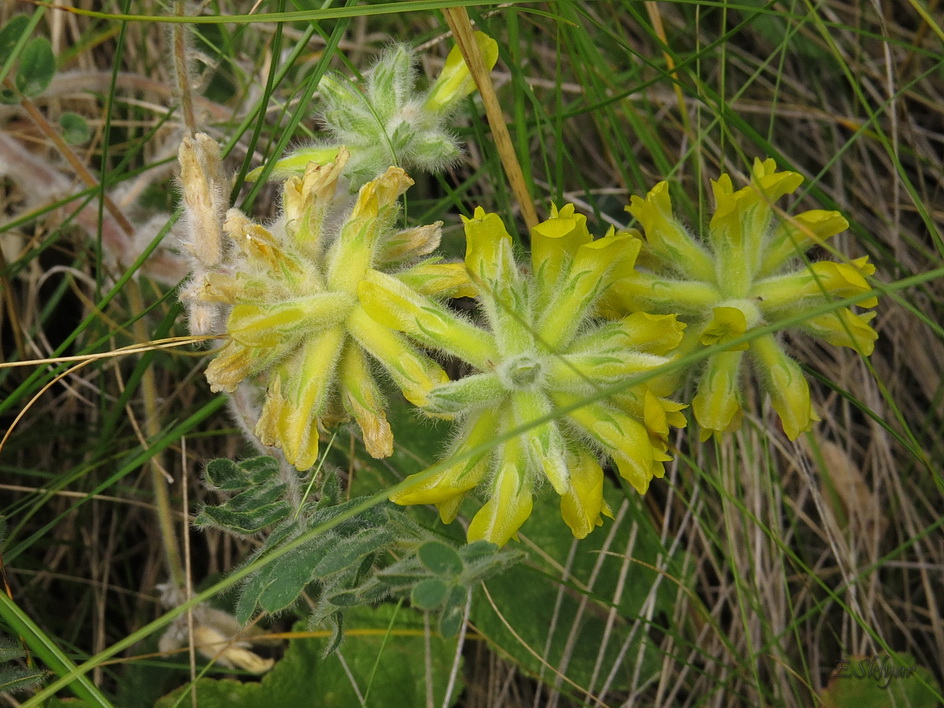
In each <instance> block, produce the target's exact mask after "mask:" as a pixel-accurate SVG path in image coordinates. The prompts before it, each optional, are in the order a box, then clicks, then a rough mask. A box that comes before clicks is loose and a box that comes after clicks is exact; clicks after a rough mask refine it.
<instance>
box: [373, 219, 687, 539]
mask: <svg viewBox="0 0 944 708" xmlns="http://www.w3.org/2000/svg"><path fill="white" fill-rule="evenodd" d="M465 232H466V240H467V251H466V258H465V265H466V269H467V270H468V274H469V277H470V279H471V280H472V282H473V283H474V284H475V287H476V290H477V297H478V300H479V303H480V305H481V308H482V310H483V311H484V315H485V325H486V327H484V328H483V327H479V326H477V325H475V324H473V323H471V322H469V321H467V320H465V319H462V318H460V317H459V316H457V315H456V314H454V313H452V312H451V311H449V310H448V309H446V308H444V307H442V306H441V305H439V304H437V303H435V302H433V301H432V300H430V299H429V298H426V297H423V296H422V295H420V294H418V293H417V292H416V291H415V290H411V289H409V288H407V287H404V285H403V284H402V283H401V282H399V281H398V280H396V279H395V278H392V277H390V276H388V275H384V274H381V273H371V274H370V275H369V277H367V278H365V279H364V280H363V281H362V282H361V284H360V286H359V288H358V294H359V296H360V300H361V303H362V305H363V307H364V309H365V310H366V311H367V313H368V314H370V315H371V316H372V317H373V318H374V320H376V321H377V322H378V323H379V324H381V325H383V326H385V327H389V328H392V329H396V330H399V331H401V332H404V333H406V334H408V335H409V336H410V337H411V338H413V339H416V340H417V341H419V342H422V343H423V344H425V345H426V346H429V347H435V348H437V349H439V350H442V351H444V352H447V353H449V354H452V355H454V356H456V357H459V358H460V359H462V360H463V361H465V362H467V363H468V364H469V365H470V366H471V367H473V368H474V369H475V373H473V374H471V375H469V376H466V377H464V378H462V379H460V380H458V381H451V382H448V383H443V384H440V385H439V386H436V387H435V388H433V389H432V390H431V391H430V392H429V393H428V395H427V404H426V409H427V410H428V411H430V412H432V413H434V414H446V415H455V416H457V417H458V418H459V432H458V435H457V436H456V438H455V440H454V442H453V444H452V446H451V447H450V449H449V451H448V453H447V459H449V458H455V462H454V463H453V464H451V465H448V466H447V467H446V468H445V469H444V470H442V471H441V472H439V473H438V474H434V475H431V474H429V473H422V472H421V473H419V474H417V475H414V477H413V478H412V479H413V483H412V484H410V485H409V486H407V487H406V488H405V489H403V490H401V491H399V492H398V493H397V494H396V495H394V496H393V500H394V501H395V502H398V503H400V504H425V503H433V504H436V505H437V507H438V508H439V511H440V515H441V517H442V519H443V521H446V522H448V521H451V520H452V519H453V518H454V517H455V516H456V514H457V513H458V510H459V505H460V503H461V502H462V500H463V499H464V498H465V496H466V495H467V494H468V492H469V491H471V490H472V489H474V488H475V487H477V486H484V487H485V488H486V490H487V492H488V496H489V500H488V501H487V502H486V503H485V505H484V506H482V507H481V509H480V510H479V511H478V513H476V515H475V517H474V518H473V519H472V522H471V525H470V526H469V531H468V538H469V540H470V541H474V540H480V539H484V540H488V541H491V542H493V543H496V544H499V545H502V544H504V543H505V542H507V541H508V539H509V538H511V537H512V536H514V535H515V533H516V532H517V530H518V528H519V527H520V526H521V525H522V523H524V521H525V519H527V518H528V516H529V515H530V513H531V508H532V496H533V494H534V493H535V491H536V489H537V488H538V486H539V485H540V484H541V483H542V481H543V480H546V481H547V482H549V483H550V485H551V487H552V488H553V489H554V491H555V492H556V493H557V494H558V495H560V497H561V514H562V515H563V518H564V520H565V521H566V522H567V524H568V525H569V526H570V528H571V530H572V531H573V533H574V535H575V536H577V537H578V538H583V537H584V536H586V535H587V534H588V533H590V531H591V530H593V528H594V526H596V525H598V524H600V523H602V521H601V518H600V517H601V514H606V513H608V509H607V506H606V503H605V501H604V499H603V470H602V468H601V466H600V463H599V461H598V458H599V457H600V456H602V457H609V458H612V459H613V460H614V462H615V463H616V466H617V468H618V470H619V472H620V474H621V475H622V476H623V477H624V478H625V479H626V480H627V481H628V482H629V483H630V484H631V485H632V486H633V487H634V488H635V489H636V490H637V491H638V492H640V493H644V492H645V491H646V490H647V488H648V486H649V482H650V480H651V479H652V478H653V477H661V476H662V475H663V466H662V463H663V462H664V461H666V460H668V459H669V456H668V455H667V454H666V450H667V449H668V444H667V436H668V432H669V425H675V426H682V425H684V423H685V419H684V417H683V416H682V415H681V413H680V412H679V411H680V409H681V408H683V406H682V405H681V404H677V403H674V402H672V401H669V400H667V399H665V398H663V397H661V396H659V395H658V393H659V392H658V391H653V390H652V389H651V388H650V387H649V386H647V385H646V384H645V383H636V384H632V378H633V377H634V376H636V375H638V374H640V373H643V372H647V371H651V370H653V369H656V368H657V367H659V366H661V365H662V364H664V363H665V362H666V361H668V358H667V357H666V354H667V353H668V352H669V351H670V350H672V349H673V348H674V347H675V346H676V345H677V344H678V343H679V341H680V340H681V338H682V328H683V326H682V325H681V324H680V323H679V322H677V321H676V318H675V316H674V315H666V316H661V317H653V316H649V315H645V314H641V313H634V314H631V315H628V316H626V317H623V318H621V319H619V320H617V321H615V322H609V323H600V322H599V321H598V319H597V318H596V317H595V316H594V315H595V313H596V311H597V309H598V306H599V305H600V304H601V302H602V299H603V298H604V296H605V295H606V294H607V292H608V290H609V288H610V286H611V285H612V284H613V283H614V282H616V281H617V280H618V279H619V278H620V277H621V276H622V275H623V274H624V273H626V272H628V271H630V270H631V269H632V267H633V262H634V260H635V258H636V254H637V253H638V250H639V245H640V244H639V242H638V241H637V240H636V239H634V238H632V237H631V236H630V235H629V234H626V233H613V232H612V230H611V232H610V233H608V234H607V235H606V236H604V237H603V238H599V239H593V237H592V236H591V235H590V233H589V231H588V230H587V227H586V218H585V217H584V216H582V215H579V214H575V213H574V209H573V206H571V205H568V206H566V207H564V208H563V209H561V210H560V211H559V212H558V211H557V210H555V211H554V213H553V214H552V217H551V218H550V219H549V220H548V221H546V222H544V223H543V224H540V225H539V226H538V227H536V228H535V229H534V232H533V234H532V250H531V266H532V268H531V272H530V274H529V275H525V274H524V273H523V272H522V271H521V269H520V268H519V267H518V265H517V263H516V261H515V258H514V255H513V252H512V241H511V237H510V236H509V234H508V232H507V231H506V229H505V226H504V224H503V223H502V221H501V219H500V218H499V217H498V215H496V214H486V213H485V212H484V211H483V210H482V209H481V208H479V209H476V211H475V214H474V216H473V218H472V219H467V220H466V223H465ZM624 381H625V382H628V383H629V385H628V386H627V387H625V388H623V389H622V390H620V391H619V393H618V394H614V395H605V394H606V393H607V388H608V387H613V386H614V384H616V383H618V382H624ZM594 395H597V400H595V401H593V402H592V403H589V404H584V401H585V400H586V399H588V398H591V399H592V398H593V397H594ZM555 411H566V414H565V415H560V414H559V413H556V412H555ZM516 433H518V434H516ZM496 438H497V439H499V440H500V441H501V442H500V444H498V445H497V446H494V447H492V448H491V449H488V446H486V445H485V443H486V442H487V441H489V440H494V439H496Z"/></svg>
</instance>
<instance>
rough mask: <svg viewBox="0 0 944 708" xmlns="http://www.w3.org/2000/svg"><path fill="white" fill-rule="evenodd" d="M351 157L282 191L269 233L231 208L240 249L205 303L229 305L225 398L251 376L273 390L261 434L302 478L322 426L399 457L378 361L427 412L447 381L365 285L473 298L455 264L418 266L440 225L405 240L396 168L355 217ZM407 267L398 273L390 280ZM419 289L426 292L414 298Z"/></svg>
mask: <svg viewBox="0 0 944 708" xmlns="http://www.w3.org/2000/svg"><path fill="white" fill-rule="evenodd" d="M347 159H348V154H347V152H346V151H345V150H344V149H341V150H340V151H338V153H337V159H336V161H335V162H331V163H328V164H324V165H318V164H315V163H309V164H308V166H307V168H306V169H305V171H304V173H303V174H301V175H295V176H291V177H289V178H288V179H287V180H286V181H285V184H284V188H283V200H282V204H283V210H284V211H283V214H282V215H281V217H280V218H279V219H278V220H277V221H276V222H275V223H274V224H273V225H272V226H269V227H264V226H261V225H259V224H256V223H254V222H253V221H251V220H250V219H249V218H247V217H246V216H245V215H243V214H242V213H241V212H240V211H238V210H236V209H231V210H230V211H229V213H228V214H227V216H226V220H225V222H224V223H223V225H222V231H223V233H224V234H225V235H226V236H228V237H229V239H230V241H231V242H233V243H234V244H235V248H230V249H229V250H228V251H227V253H228V260H224V261H223V262H221V263H220V264H219V265H218V267H216V268H215V269H213V270H212V271H211V272H209V273H207V275H206V277H205V283H204V284H203V286H202V287H200V288H196V289H192V290H191V293H196V297H198V298H204V299H205V300H206V301H207V302H214V303H222V304H223V305H224V306H226V307H228V317H227V320H226V328H225V332H220V334H221V335H222V336H224V337H226V339H227V340H228V341H227V343H226V345H225V346H224V347H223V349H222V350H221V351H220V353H219V354H218V355H217V357H216V358H215V359H214V360H213V361H212V362H211V363H210V365H209V366H208V367H207V371H206V375H207V380H208V381H209V382H210V386H211V388H212V389H213V390H214V391H228V392H231V391H234V390H235V389H236V387H237V386H238V385H239V384H240V383H241V382H242V381H243V380H245V379H247V378H250V377H260V378H261V380H262V382H264V383H265V385H266V386H267V391H266V395H265V397H264V400H263V402H262V408H261V411H260V414H259V420H258V423H257V425H256V434H257V435H258V436H259V439H260V440H261V441H262V442H263V443H264V444H266V445H276V446H279V447H281V448H282V451H283V453H284V454H285V457H286V459H287V460H288V461H289V462H290V463H291V464H293V465H295V466H296V467H297V468H298V469H300V470H305V469H308V468H310V467H311V466H312V465H314V463H315V462H316V461H317V458H318V442H319V437H320V435H321V433H320V432H319V427H324V426H329V427H330V426H332V425H334V424H336V423H337V422H339V421H342V420H346V419H353V420H354V421H355V422H356V423H357V424H358V426H359V427H360V429H361V432H362V434H363V437H364V443H365V446H366V448H367V451H368V452H369V453H370V454H371V455H373V456H374V457H385V456H388V455H390V454H391V453H392V452H393V432H392V431H391V429H390V425H389V423H388V422H387V419H386V416H385V414H384V399H383V396H382V395H381V393H380V389H379V387H378V385H377V383H376V381H375V380H374V374H373V373H372V370H371V369H372V366H371V364H370V360H371V359H373V360H375V361H377V362H378V363H379V364H380V366H381V367H382V368H383V369H384V370H385V371H386V372H387V374H389V376H390V377H391V378H392V379H393V380H394V381H395V382H396V383H397V385H398V386H399V387H400V388H401V390H402V391H403V393H404V395H405V396H406V397H407V398H408V399H410V400H411V401H413V402H415V403H417V404H423V403H425V402H426V396H427V393H428V392H429V391H430V390H431V389H432V388H433V387H435V386H437V385H439V384H442V383H443V382H445V381H447V380H448V377H447V376H446V374H445V372H444V371H443V370H442V369H441V368H440V367H439V365H438V364H436V363H435V362H433V361H432V360H431V359H430V358H429V357H427V356H425V355H424V354H421V353H420V352H419V351H418V350H417V349H416V348H415V347H413V345H411V344H410V343H409V342H408V341H407V339H406V338H405V337H404V336H403V335H401V334H400V333H399V332H396V331H394V330H392V329H390V328H387V327H384V326H382V325H380V324H378V323H377V322H376V321H374V320H372V319H371V318H369V317H368V316H367V314H366V313H365V312H364V309H363V307H362V305H361V303H360V301H359V300H358V288H359V286H360V285H361V283H363V282H364V281H366V280H368V279H370V278H373V277H381V276H382V277H384V278H388V279H389V280H390V281H392V282H394V283H396V284H397V286H398V287H399V288H400V289H401V290H402V291H403V292H405V293H407V294H408V295H410V296H413V295H415V296H416V297H421V295H419V292H423V293H429V294H437V295H439V294H448V293H454V292H469V291H470V288H471V284H470V282H469V280H468V277H467V276H466V275H465V274H464V271H462V270H461V269H456V268H455V266H454V265H450V264H444V263H439V262H438V261H426V262H420V263H417V261H418V259H419V258H421V257H423V256H426V255H428V254H429V253H430V252H432V251H433V250H435V248H436V247H437V246H438V244H439V235H440V226H441V224H438V223H437V224H431V225H429V226H423V227H419V228H413V229H408V230H406V231H397V230H396V229H394V221H395V220H396V217H397V215H398V210H399V205H398V201H399V197H400V195H401V194H403V192H404V191H406V189H407V188H408V187H409V186H410V185H411V184H412V183H413V182H412V180H411V179H410V178H409V177H408V176H407V175H406V173H405V172H404V171H403V170H401V169H399V168H395V167H391V168H390V169H388V170H387V171H386V172H385V173H384V174H383V175H381V176H380V177H377V178H376V179H373V180H371V181H369V182H367V183H366V184H365V185H364V186H363V187H362V188H361V189H360V191H359V193H358V195H357V200H356V202H355V204H354V206H353V208H352V209H351V210H350V212H349V213H348V214H347V215H346V216H344V218H341V219H338V218H337V216H338V215H337V214H336V212H337V204H338V202H337V200H336V199H335V192H336V190H337V185H338V180H339V179H340V176H341V174H342V172H343V170H344V165H345V162H346V160H347ZM394 268H399V269H400V270H399V272H393V273H388V272H381V271H382V270H391V269H394ZM414 288H416V290H414Z"/></svg>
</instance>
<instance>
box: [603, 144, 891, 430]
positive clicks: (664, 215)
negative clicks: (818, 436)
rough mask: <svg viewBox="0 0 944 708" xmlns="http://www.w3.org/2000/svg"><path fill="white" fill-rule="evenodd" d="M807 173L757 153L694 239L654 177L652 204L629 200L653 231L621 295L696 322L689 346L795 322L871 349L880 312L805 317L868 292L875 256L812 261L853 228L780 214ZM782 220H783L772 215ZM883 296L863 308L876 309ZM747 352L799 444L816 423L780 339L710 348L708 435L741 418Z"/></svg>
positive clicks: (817, 217)
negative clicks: (743, 179)
mask: <svg viewBox="0 0 944 708" xmlns="http://www.w3.org/2000/svg"><path fill="white" fill-rule="evenodd" d="M802 181H803V178H802V176H801V175H799V174H797V173H796V172H778V171H777V169H776V165H775V164H774V161H773V160H769V159H768V160H763V161H761V160H755V162H754V167H753V170H752V173H751V182H750V184H748V185H747V186H746V187H743V188H742V189H739V190H737V191H735V190H734V188H733V186H732V182H731V178H730V177H729V176H728V175H727V174H723V175H721V178H720V179H719V180H718V181H717V182H713V185H712V186H713V190H714V197H715V204H716V206H715V212H714V215H713V216H712V218H711V221H710V223H709V225H708V232H707V238H706V239H704V240H699V239H696V238H695V237H693V236H692V235H691V234H690V233H689V232H688V231H687V230H686V229H685V227H684V226H682V225H681V224H680V223H679V221H678V220H677V219H676V218H675V216H674V215H673V213H672V204H671V201H670V198H669V191H668V185H667V184H666V183H665V182H660V183H659V184H657V185H656V186H655V187H654V188H653V189H652V190H651V191H650V192H649V194H648V195H647V196H646V198H645V199H641V198H639V197H633V198H632V201H631V204H630V205H629V206H628V207H627V211H629V212H630V213H631V214H632V215H633V216H635V217H636V219H638V220H639V223H640V224H641V225H642V228H643V230H644V232H645V246H644V249H643V252H642V254H641V256H640V261H641V263H642V264H643V265H644V268H639V269H636V270H635V271H634V272H632V273H628V274H627V275H626V277H624V278H622V279H620V280H619V282H618V283H617V284H616V285H615V286H614V288H613V290H614V293H615V296H616V297H615V299H616V300H617V301H618V302H620V303H621V304H622V305H623V307H625V308H627V309H628V310H630V311H633V310H637V309H640V310H645V311H648V312H662V313H675V314H678V315H679V317H681V318H682V319H683V320H684V321H685V322H686V323H687V324H688V325H689V329H688V332H687V333H686V336H685V341H684V342H683V344H682V346H681V350H682V351H691V350H692V349H694V348H695V347H698V346H708V345H723V344H724V343H726V342H730V341H732V340H736V339H739V338H741V337H742V336H743V335H745V334H747V333H748V332H750V331H751V330H753V329H756V328H759V327H762V326H765V325H776V324H778V323H780V322H787V321H796V322H797V324H795V325H794V326H793V327H792V328H793V329H796V330H797V331H799V332H802V333H805V334H807V335H810V336H813V337H816V338H818V339H821V340H822V341H824V342H826V343H829V344H833V345H836V346H845V347H851V348H854V349H856V350H858V351H859V352H861V353H862V354H864V355H868V354H870V353H871V352H872V349H873V347H874V342H875V339H876V338H877V336H878V335H877V334H876V332H875V330H873V329H872V327H871V326H870V325H869V322H870V321H871V319H872V318H873V317H874V316H875V314H874V313H857V312H855V311H854V310H853V309H852V308H850V307H843V308H840V309H837V310H835V311H834V312H830V313H827V314H820V315H815V316H808V317H804V313H806V312H808V311H809V310H810V309H812V308H815V307H817V306H819V305H822V304H823V303H826V302H830V301H833V300H836V299H841V298H847V297H853V296H856V295H860V294H864V293H868V292H869V291H870V290H871V287H870V286H869V284H868V283H867V281H866V279H865V276H868V275H872V274H873V273H874V272H875V267H874V266H873V265H871V264H870V263H869V261H868V257H862V258H857V259H855V260H852V261H850V262H848V263H836V262H833V261H828V260H824V261H818V262H814V263H809V262H808V261H806V260H805V259H804V258H803V254H805V252H806V251H808V250H809V249H810V248H812V247H813V246H816V245H821V244H822V243H823V242H824V241H825V240H826V239H827V238H829V237H830V236H833V235H835V234H837V233H839V232H841V231H843V230H845V229H846V228H847V227H848V223H847V222H846V220H845V219H844V218H843V217H842V216H841V215H840V214H839V213H838V212H835V211H824V210H818V209H817V210H811V211H805V212H803V213H801V214H797V215H794V216H787V215H784V214H782V213H777V212H776V211H775V207H774V202H776V201H777V200H778V199H780V198H781V197H783V196H784V195H787V194H791V193H793V192H794V191H795V190H796V189H797V188H798V187H799V186H800V184H801V182H802ZM775 217H776V218H775ZM877 302H878V301H877V300H876V299H875V298H874V297H870V298H863V299H862V300H860V302H859V305H860V306H862V307H873V306H875V305H876V304H877ZM745 354H747V355H748V356H749V357H750V358H751V360H752V362H753V364H754V369H755V371H756V372H757V373H758V375H759V378H760V380H761V383H762V385H763V387H764V389H765V390H766V391H767V393H768V394H769V395H770V397H771V401H772V403H773V406H774V409H775V410H776V411H777V413H778V414H779V416H780V419H781V421H782V423H783V428H784V432H786V434H787V437H789V438H790V439H791V440H793V439H796V438H797V437H798V436H799V435H800V434H801V433H802V432H804V431H806V430H809V428H810V426H811V425H812V423H813V422H814V421H815V420H818V418H817V416H816V413H815V412H814V410H813V407H812V404H811V402H810V391H809V386H808V384H807V382H806V379H805V378H804V376H803V373H802V371H801V370H800V367H799V365H798V364H797V363H796V362H795V361H794V360H793V359H792V358H790V356H789V355H788V354H787V353H786V352H785V351H784V349H783V347H782V346H781V344H780V342H779V341H778V338H777V337H776V336H775V335H774V334H763V335H759V336H757V337H755V338H753V339H750V340H749V341H739V342H738V343H735V344H732V345H731V346H730V347H727V348H725V349H722V350H721V351H718V352H717V353H715V354H713V355H711V356H710V357H709V359H708V361H707V364H706V366H705V367H704V369H703V370H702V371H701V374H700V377H699V382H698V393H697V395H696V396H695V398H694V400H693V401H692V409H693V412H694V415H695V418H696V420H697V421H698V423H699V425H700V426H701V435H702V438H703V439H707V438H708V437H710V436H711V435H712V434H718V433H723V432H725V431H731V430H735V429H737V427H738V426H739V424H740V418H741V393H740V380H741V370H742V368H743V366H744V358H745Z"/></svg>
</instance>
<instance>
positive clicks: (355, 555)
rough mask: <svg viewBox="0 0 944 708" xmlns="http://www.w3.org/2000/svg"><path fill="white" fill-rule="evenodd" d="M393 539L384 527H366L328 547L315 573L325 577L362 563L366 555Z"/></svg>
mask: <svg viewBox="0 0 944 708" xmlns="http://www.w3.org/2000/svg"><path fill="white" fill-rule="evenodd" d="M391 540H393V539H392V536H391V534H390V532H389V531H388V530H387V529H385V528H383V527H376V528H367V529H364V530H363V531H361V532H360V533H358V534H356V535H354V536H350V537H348V538H345V539H343V540H341V541H338V542H337V543H336V544H334V545H333V546H332V547H331V548H328V549H326V551H327V552H326V553H325V556H324V558H322V559H321V561H320V562H319V563H318V565H317V566H316V567H315V573H316V574H317V575H318V576H319V577H323V576H325V575H330V574H332V573H337V572H338V571H340V570H343V569H345V568H349V567H351V566H353V565H354V564H360V562H361V559H362V558H364V556H366V555H368V554H369V553H373V552H374V551H376V550H378V549H380V548H383V547H384V546H385V545H386V544H388V543H389V542H390V541H391Z"/></svg>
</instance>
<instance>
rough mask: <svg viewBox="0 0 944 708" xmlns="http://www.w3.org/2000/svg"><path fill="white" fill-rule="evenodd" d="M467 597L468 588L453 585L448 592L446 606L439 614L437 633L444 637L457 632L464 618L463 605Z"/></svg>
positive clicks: (454, 634) (452, 635)
mask: <svg viewBox="0 0 944 708" xmlns="http://www.w3.org/2000/svg"><path fill="white" fill-rule="evenodd" d="M468 599H469V590H467V589H466V588H464V587H462V586H458V585H457V586H455V587H453V588H452V590H451V591H450V592H449V599H448V600H446V607H445V609H443V611H442V614H441V615H440V616H439V633H440V634H441V635H442V636H444V637H454V636H456V635H457V634H458V633H459V629H461V627H462V622H463V621H464V620H465V606H466V603H467V602H468Z"/></svg>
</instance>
